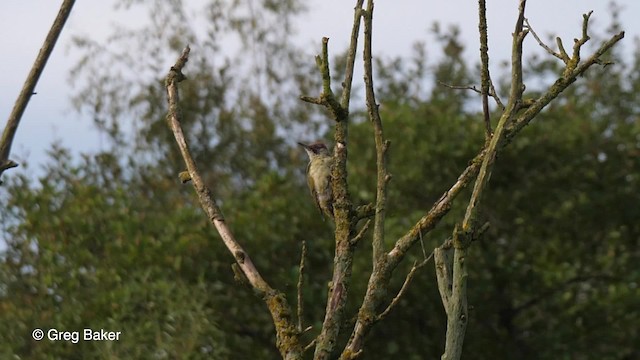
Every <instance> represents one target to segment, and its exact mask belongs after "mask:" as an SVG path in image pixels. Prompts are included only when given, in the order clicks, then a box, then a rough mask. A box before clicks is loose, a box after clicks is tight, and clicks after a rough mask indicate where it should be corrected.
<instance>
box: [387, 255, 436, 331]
mask: <svg viewBox="0 0 640 360" xmlns="http://www.w3.org/2000/svg"><path fill="white" fill-rule="evenodd" d="M432 257H433V251H432V252H431V254H430V255H429V256H428V257H426V258H425V259H424V260H422V261H421V262H420V263H415V262H414V263H413V267H412V268H411V270H410V271H409V273H408V274H407V277H406V278H405V279H404V283H403V284H402V287H401V288H400V291H398V294H397V295H396V296H395V297H394V298H393V299H392V300H391V303H389V306H387V308H386V309H384V311H383V312H382V313H380V315H378V318H377V319H376V321H381V320H383V319H384V318H385V317H386V316H387V315H389V312H391V309H393V308H394V307H395V306H396V305H397V304H398V301H400V298H401V297H402V296H403V295H404V294H405V292H407V289H408V288H409V284H410V283H411V280H412V279H413V277H414V275H415V274H416V271H418V269H420V268H422V267H424V266H425V265H427V263H428V262H429V260H431V258H432Z"/></svg>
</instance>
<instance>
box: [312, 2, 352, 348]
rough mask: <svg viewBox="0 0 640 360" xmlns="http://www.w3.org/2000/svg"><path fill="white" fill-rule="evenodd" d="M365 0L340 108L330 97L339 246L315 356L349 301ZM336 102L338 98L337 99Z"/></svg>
mask: <svg viewBox="0 0 640 360" xmlns="http://www.w3.org/2000/svg"><path fill="white" fill-rule="evenodd" d="M363 2H364V0H357V1H356V6H355V9H354V22H353V29H352V32H351V34H352V36H351V44H350V46H349V51H348V55H347V68H346V74H345V80H344V82H343V87H344V89H343V94H342V100H341V104H338V106H339V110H340V111H337V110H336V109H334V105H331V104H333V101H335V99H333V100H331V99H328V101H330V109H334V110H332V113H333V116H334V118H335V120H336V125H335V134H334V140H335V146H334V155H333V156H334V165H333V169H332V172H331V188H332V191H333V208H334V215H335V224H336V228H335V241H336V250H335V257H334V267H333V277H332V280H331V287H330V289H329V294H328V299H327V306H326V309H325V317H324V321H323V323H322V330H321V331H320V335H318V338H317V343H316V349H315V353H314V358H315V359H328V358H330V356H331V354H332V353H333V351H334V350H335V347H336V343H337V338H338V334H339V332H340V326H341V325H342V317H343V313H344V309H345V305H346V301H347V294H348V290H349V285H350V281H351V269H352V265H353V252H354V248H355V247H354V244H353V243H352V242H351V241H350V238H351V237H352V236H353V234H354V233H355V226H356V221H353V217H352V215H353V205H352V203H351V197H350V195H349V188H348V183H347V144H348V141H347V140H348V120H349V96H350V95H349V94H350V92H351V84H352V79H353V64H354V62H355V56H356V50H357V44H358V33H359V31H360V30H359V29H360V22H361V20H362V19H361V14H362V4H363ZM323 57H324V62H325V63H327V64H328V55H327V54H326V38H324V39H323ZM323 69H324V70H322V72H323V94H322V96H323V97H325V96H326V95H327V94H326V92H327V90H328V89H327V85H330V84H327V76H326V75H324V73H325V72H327V71H328V65H327V67H326V69H325V68H324V67H323ZM336 103H337V101H336Z"/></svg>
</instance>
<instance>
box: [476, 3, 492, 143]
mask: <svg viewBox="0 0 640 360" xmlns="http://www.w3.org/2000/svg"><path fill="white" fill-rule="evenodd" d="M478 8H479V10H478V14H479V17H480V20H479V22H478V32H479V33H480V62H481V69H480V90H481V91H480V93H481V95H482V113H483V115H484V126H485V138H486V139H487V140H489V138H491V134H492V133H493V131H492V130H491V114H490V113H489V83H490V82H491V76H490V75H489V40H488V37H487V5H486V0H479V1H478Z"/></svg>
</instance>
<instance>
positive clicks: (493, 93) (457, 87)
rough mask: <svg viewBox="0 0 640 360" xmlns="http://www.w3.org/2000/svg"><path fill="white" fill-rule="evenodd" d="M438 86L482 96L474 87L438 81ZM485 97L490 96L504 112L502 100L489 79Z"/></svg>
mask: <svg viewBox="0 0 640 360" xmlns="http://www.w3.org/2000/svg"><path fill="white" fill-rule="evenodd" d="M438 84H440V85H442V86H444V87H448V88H449V89H454V90H471V91H473V92H476V93H478V94H480V95H482V91H480V90H478V88H476V86H475V85H452V84H447V83H444V82H442V81H440V80H438ZM487 95H489V96H491V97H492V98H493V99H494V100H495V102H496V105H498V106H499V107H500V109H502V110H504V105H503V104H502V100H500V97H499V96H498V93H496V89H495V87H494V86H493V82H492V81H491V78H489V92H488V93H487Z"/></svg>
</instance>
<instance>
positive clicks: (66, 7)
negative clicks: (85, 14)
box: [0, 0, 75, 184]
mask: <svg viewBox="0 0 640 360" xmlns="http://www.w3.org/2000/svg"><path fill="white" fill-rule="evenodd" d="M74 3H75V0H65V1H64V2H63V3H62V5H60V10H59V11H58V16H56V19H55V20H54V21H53V25H51V29H50V30H49V33H48V34H47V37H46V38H45V40H44V44H43V45H42V48H41V49H40V52H39V53H38V57H36V60H35V61H34V63H33V66H32V67H31V71H29V75H28V76H27V79H26V80H25V82H24V85H23V86H22V90H21V91H20V95H18V99H17V100H16V102H15V104H14V105H13V109H12V110H11V114H9V118H8V119H7V125H6V126H5V128H4V132H3V133H2V139H1V140H0V175H2V173H3V172H4V171H5V170H7V169H10V168H14V167H16V166H18V164H17V163H16V162H15V161H13V160H9V155H10V153H11V144H12V143H13V138H14V137H15V136H16V131H17V130H18V125H19V124H20V119H22V115H23V114H24V111H25V109H26V108H27V104H28V103H29V100H30V99H31V96H32V95H33V94H35V92H34V89H35V88H36V84H37V83H38V79H39V78H40V75H41V74H42V71H43V70H44V67H45V65H46V64H47V60H49V56H50V55H51V53H52V52H53V48H54V47H55V45H56V42H57V41H58V37H59V36H60V33H61V32H62V28H63V27H64V24H65V23H66V21H67V19H68V18H69V14H71V9H72V8H73V4H74ZM0 184H2V182H1V181H0Z"/></svg>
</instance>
